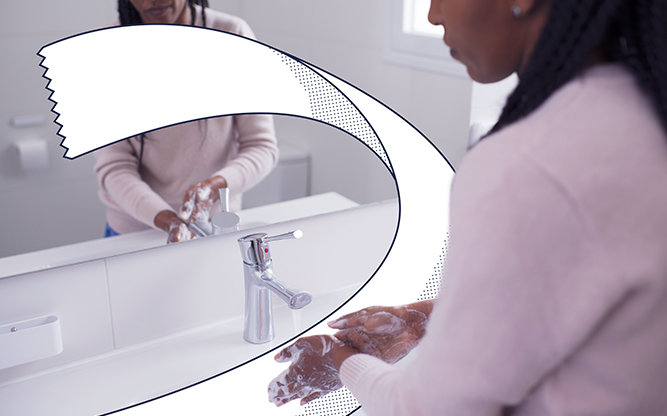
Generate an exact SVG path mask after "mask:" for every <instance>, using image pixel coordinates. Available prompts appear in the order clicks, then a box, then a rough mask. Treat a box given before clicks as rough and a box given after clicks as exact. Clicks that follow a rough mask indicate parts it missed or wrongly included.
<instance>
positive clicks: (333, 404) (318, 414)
mask: <svg viewBox="0 0 667 416" xmlns="http://www.w3.org/2000/svg"><path fill="white" fill-rule="evenodd" d="M359 406H360V404H359V402H358V401H357V399H355V398H354V396H353V395H352V393H351V392H350V390H348V389H347V387H342V388H340V389H338V390H336V391H332V392H331V393H329V394H327V395H326V396H324V397H320V398H319V399H316V400H313V401H312V402H310V403H308V404H307V405H306V406H305V408H304V410H305V412H304V413H301V414H300V415H298V416H324V415H326V416H347V415H349V414H350V413H352V412H353V411H354V410H356V408H357V407H359Z"/></svg>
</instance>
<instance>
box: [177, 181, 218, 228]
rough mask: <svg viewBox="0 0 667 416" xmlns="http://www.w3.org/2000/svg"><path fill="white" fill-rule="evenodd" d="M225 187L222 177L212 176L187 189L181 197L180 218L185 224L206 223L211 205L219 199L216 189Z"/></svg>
mask: <svg viewBox="0 0 667 416" xmlns="http://www.w3.org/2000/svg"><path fill="white" fill-rule="evenodd" d="M226 187H227V181H226V180H225V179H224V178H223V177H222V176H214V177H212V178H209V179H207V180H205V181H202V182H199V183H196V184H194V185H192V186H191V187H189V188H188V189H187V190H186V191H185V194H184V195H183V205H182V206H181V209H180V213H179V216H180V218H181V219H182V220H183V221H185V222H186V223H187V224H190V223H192V222H195V221H208V219H209V216H210V213H211V208H212V207H213V204H214V203H215V201H217V200H218V199H220V196H219V195H218V189H221V188H226Z"/></svg>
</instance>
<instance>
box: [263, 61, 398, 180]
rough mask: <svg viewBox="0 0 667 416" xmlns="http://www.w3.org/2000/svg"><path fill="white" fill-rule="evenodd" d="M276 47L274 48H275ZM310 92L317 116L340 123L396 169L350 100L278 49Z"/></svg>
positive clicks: (312, 105) (340, 125)
mask: <svg viewBox="0 0 667 416" xmlns="http://www.w3.org/2000/svg"><path fill="white" fill-rule="evenodd" d="M274 51H275V50H274ZM275 52H276V53H277V54H278V55H280V58H281V60H282V62H283V63H284V64H286V65H287V66H288V67H289V69H290V70H291V71H292V73H293V74H294V76H295V77H296V79H297V80H299V83H300V84H301V85H303V87H304V88H305V90H306V91H307V92H308V97H309V99H310V108H311V111H312V112H313V117H314V118H315V119H316V120H319V121H322V122H324V123H327V124H330V125H332V126H335V127H338V128H340V129H342V130H344V131H346V132H347V133H349V134H351V135H352V136H354V137H356V138H357V139H358V140H360V141H361V142H363V143H365V144H366V146H368V147H369V148H371V150H373V152H375V154H376V155H378V157H379V158H380V159H381V160H382V162H384V164H385V165H386V166H387V168H388V169H389V171H390V172H392V173H393V170H392V168H391V165H390V163H389V158H388V157H387V154H386V153H385V151H384V148H383V147H382V144H381V143H380V140H379V139H378V137H377V135H376V134H375V132H374V131H373V129H372V128H371V126H370V124H368V122H367V121H366V119H365V118H364V117H363V116H362V115H361V113H360V112H359V110H357V108H356V107H355V106H353V105H352V103H351V102H350V100H349V99H348V98H347V97H345V96H344V95H343V94H342V93H341V92H340V91H338V90H337V89H336V88H334V86H333V85H331V84H330V83H329V82H328V81H327V80H326V79H324V78H322V77H321V76H320V75H319V74H318V73H317V72H315V71H313V70H312V69H310V68H309V67H308V66H306V65H304V64H302V63H301V62H298V61H296V60H294V59H292V58H290V57H289V56H287V55H285V54H283V53H281V52H278V51H275Z"/></svg>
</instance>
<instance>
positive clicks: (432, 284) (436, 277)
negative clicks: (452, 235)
mask: <svg viewBox="0 0 667 416" xmlns="http://www.w3.org/2000/svg"><path fill="white" fill-rule="evenodd" d="M448 241H449V233H447V239H446V240H445V245H444V246H443V247H442V253H441V254H440V260H438V264H436V265H435V267H434V268H433V274H432V275H431V278H430V279H428V282H426V289H424V291H423V292H422V294H421V295H419V298H417V301H420V300H427V299H435V298H437V297H438V295H439V294H440V285H441V284H442V276H443V275H444V272H445V268H446V267H447V242H448Z"/></svg>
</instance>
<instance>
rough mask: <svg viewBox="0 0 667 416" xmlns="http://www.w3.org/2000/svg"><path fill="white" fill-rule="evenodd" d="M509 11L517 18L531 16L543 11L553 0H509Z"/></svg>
mask: <svg viewBox="0 0 667 416" xmlns="http://www.w3.org/2000/svg"><path fill="white" fill-rule="evenodd" d="M506 3H508V11H509V13H511V14H512V16H513V17H514V18H516V19H521V18H524V17H531V16H532V15H534V14H535V13H537V12H539V11H542V9H543V8H544V7H546V6H547V5H548V4H550V3H551V0H507V2H506Z"/></svg>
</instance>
